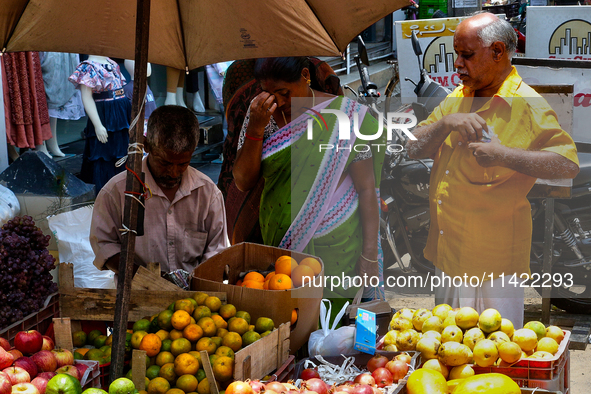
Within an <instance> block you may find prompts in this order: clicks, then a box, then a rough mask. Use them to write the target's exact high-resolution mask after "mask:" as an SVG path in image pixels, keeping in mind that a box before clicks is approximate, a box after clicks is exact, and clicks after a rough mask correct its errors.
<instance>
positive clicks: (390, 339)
mask: <svg viewBox="0 0 591 394" xmlns="http://www.w3.org/2000/svg"><path fill="white" fill-rule="evenodd" d="M398 332H399V331H396V330H390V331H388V333H387V334H386V335H384V346H388V345H392V344H394V345H396V336H397V335H398Z"/></svg>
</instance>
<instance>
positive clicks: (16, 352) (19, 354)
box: [8, 348, 23, 360]
mask: <svg viewBox="0 0 591 394" xmlns="http://www.w3.org/2000/svg"><path fill="white" fill-rule="evenodd" d="M8 353H10V354H12V356H13V357H14V359H15V360H18V359H19V358H21V357H22V356H23V353H22V352H21V351H20V350H17V349H15V348H12V349H10V350H9V351H8Z"/></svg>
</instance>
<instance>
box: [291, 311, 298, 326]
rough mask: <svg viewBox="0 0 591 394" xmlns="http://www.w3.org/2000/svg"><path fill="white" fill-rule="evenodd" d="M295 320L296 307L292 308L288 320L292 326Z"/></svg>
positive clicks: (296, 315)
mask: <svg viewBox="0 0 591 394" xmlns="http://www.w3.org/2000/svg"><path fill="white" fill-rule="evenodd" d="M297 321H298V311H297V309H295V308H294V309H293V310H292V311H291V320H290V321H289V322H290V324H291V325H292V326H293V325H294V324H296V322H297Z"/></svg>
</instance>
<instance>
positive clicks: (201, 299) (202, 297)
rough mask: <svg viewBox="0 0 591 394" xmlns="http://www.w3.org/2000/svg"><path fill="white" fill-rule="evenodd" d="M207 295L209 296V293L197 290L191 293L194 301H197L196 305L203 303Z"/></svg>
mask: <svg viewBox="0 0 591 394" xmlns="http://www.w3.org/2000/svg"><path fill="white" fill-rule="evenodd" d="M207 297H209V295H208V294H205V293H201V292H199V293H195V294H194V295H193V299H194V300H195V301H197V305H205V299H206V298H207Z"/></svg>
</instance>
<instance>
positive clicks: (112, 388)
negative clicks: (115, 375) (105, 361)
mask: <svg viewBox="0 0 591 394" xmlns="http://www.w3.org/2000/svg"><path fill="white" fill-rule="evenodd" d="M134 392H135V385H134V384H133V382H132V381H131V380H129V379H127V378H119V379H115V380H114V381H113V383H111V384H110V385H109V394H133V393H134Z"/></svg>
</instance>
